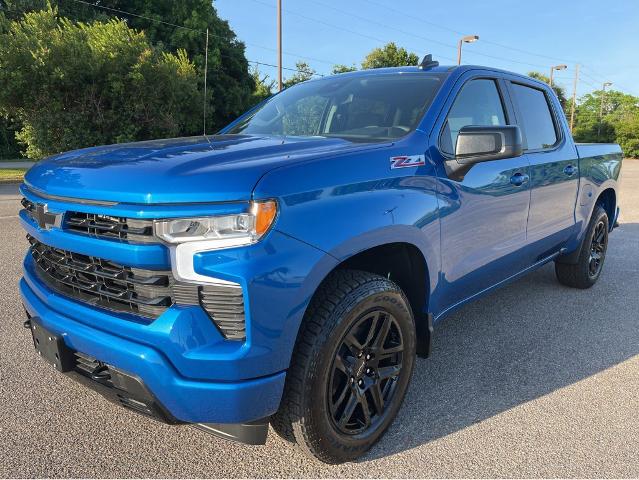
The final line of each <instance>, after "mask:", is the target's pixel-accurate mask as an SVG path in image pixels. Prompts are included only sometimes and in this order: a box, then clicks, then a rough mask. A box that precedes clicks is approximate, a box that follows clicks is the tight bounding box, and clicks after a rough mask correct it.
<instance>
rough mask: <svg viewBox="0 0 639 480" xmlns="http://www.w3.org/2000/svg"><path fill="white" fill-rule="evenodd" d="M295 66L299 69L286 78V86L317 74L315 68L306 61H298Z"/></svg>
mask: <svg viewBox="0 0 639 480" xmlns="http://www.w3.org/2000/svg"><path fill="white" fill-rule="evenodd" d="M295 68H296V69H297V71H296V72H295V73H294V74H293V75H291V76H290V77H289V78H287V79H286V80H284V88H288V87H292V86H293V85H295V84H296V83H301V82H305V81H307V80H310V79H311V78H313V77H314V76H315V74H316V72H315V70H313V69H312V68H311V67H310V66H309V65H308V63H306V62H297V63H296V64H295Z"/></svg>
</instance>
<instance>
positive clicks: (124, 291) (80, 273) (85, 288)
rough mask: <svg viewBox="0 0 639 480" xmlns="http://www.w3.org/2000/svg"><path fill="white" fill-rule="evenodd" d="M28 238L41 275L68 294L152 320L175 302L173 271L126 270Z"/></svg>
mask: <svg viewBox="0 0 639 480" xmlns="http://www.w3.org/2000/svg"><path fill="white" fill-rule="evenodd" d="M27 238H28V240H29V243H31V255H32V256H33V259H34V261H35V264H36V271H37V273H38V276H39V277H40V278H41V279H42V280H43V281H44V282H45V283H46V284H47V285H49V286H50V287H51V288H53V289H54V290H57V291H59V292H60V293H62V294H64V295H67V296H69V297H72V298H75V299H77V300H80V301H82V302H85V303H89V304H92V305H96V306H100V307H104V308H108V309H111V310H116V311H123V312H129V313H134V314H138V315H142V316H145V317H149V318H157V317H158V316H160V315H161V314H162V313H163V312H164V311H165V310H166V309H167V308H168V307H169V306H171V304H172V303H173V302H172V298H171V286H172V283H173V282H172V278H173V277H172V276H171V275H170V272H164V271H155V270H142V269H137V268H131V267H125V266H122V265H118V264H116V263H114V262H111V261H108V260H104V259H101V258H98V257H91V256H87V255H81V254H78V253H73V252H69V251H67V250H61V249H58V248H54V247H51V246H48V245H45V244H43V243H41V242H39V241H37V240H36V239H35V238H33V237H31V236H29V237H27Z"/></svg>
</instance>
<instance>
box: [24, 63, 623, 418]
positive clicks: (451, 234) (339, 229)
mask: <svg viewBox="0 0 639 480" xmlns="http://www.w3.org/2000/svg"><path fill="white" fill-rule="evenodd" d="M401 72H410V73H413V74H416V73H420V74H422V75H429V74H431V73H432V72H435V73H437V74H438V75H441V76H442V77H443V81H442V85H441V88H440V89H439V91H438V92H437V93H436V95H435V97H434V99H433V100H432V103H431V104H430V107H429V108H428V109H427V111H426V112H425V114H424V116H423V118H422V119H421V120H420V121H419V122H418V126H417V128H416V129H415V130H414V131H412V132H411V133H409V134H407V135H405V136H403V137H401V138H398V139H395V140H392V141H381V142H375V143H357V142H352V141H348V140H345V139H339V138H319V137H281V136H272V135H271V136H269V135H231V134H228V133H227V132H228V131H229V128H231V127H232V126H229V127H227V129H224V130H223V131H222V132H220V134H218V135H215V136H212V137H208V138H205V137H194V138H184V139H174V140H158V141H151V142H142V143H135V144H124V145H114V146H108V147H95V148H89V149H84V150H78V151H75V152H68V153H64V154H61V155H57V156H55V157H52V158H50V159H48V160H45V161H42V162H40V163H38V164H37V165H36V166H35V167H33V168H32V169H31V170H30V171H29V172H28V173H27V175H26V178H25V184H26V187H28V188H26V187H23V189H22V192H23V194H24V195H25V196H26V197H27V198H29V199H30V200H31V201H34V202H40V203H47V204H48V208H49V209H50V210H53V211H67V210H73V211H82V212H89V213H101V214H106V215H113V216H122V217H128V218H153V219H159V218H168V217H184V216H197V215H214V214H226V213H237V212H240V211H243V210H244V209H245V208H246V206H247V202H249V201H251V200H252V199H267V198H273V199H276V200H277V202H278V205H279V214H278V218H277V220H276V223H275V225H274V227H273V228H272V229H271V231H270V232H269V233H268V234H267V235H266V236H265V237H264V238H263V239H262V240H261V241H260V242H258V243H256V244H254V245H250V246H245V247H239V248H230V249H225V250H219V251H210V252H205V253H199V254H197V255H196V256H195V258H194V268H195V271H196V272H197V273H199V274H201V275H205V276H210V277H215V278H219V279H223V280H228V281H232V282H235V283H238V284H239V285H241V287H242V289H243V292H244V297H245V308H246V319H247V339H246V341H245V342H238V341H228V340H225V339H224V338H223V337H222V336H221V334H220V332H219V331H218V330H217V329H216V328H215V326H214V325H213V324H212V322H211V320H210V319H209V318H208V316H207V315H206V314H205V313H204V311H203V310H202V309H201V308H200V307H198V306H173V307H171V308H169V309H168V311H167V312H166V313H164V314H163V315H162V316H161V317H160V318H158V319H157V320H155V321H153V322H151V323H148V322H140V321H136V319H135V318H131V317H134V316H126V315H121V314H116V313H113V312H110V311H107V310H103V309H100V308H96V307H92V306H89V305H86V304H82V303H79V302H76V301H73V300H71V299H69V298H65V297H64V296H62V295H59V294H57V293H54V292H53V291H51V290H49V289H48V288H47V287H46V286H45V285H44V284H43V283H42V282H41V281H40V280H39V279H38V278H37V277H36V275H35V272H34V267H33V262H32V260H31V257H30V256H27V259H26V260H25V267H24V279H23V280H22V281H21V284H20V289H21V293H22V297H23V300H24V303H25V306H26V308H27V309H28V310H29V312H30V313H31V314H33V315H38V316H40V317H41V318H42V319H43V322H44V325H45V326H46V327H47V328H49V329H51V330H52V331H54V332H56V333H59V334H63V335H64V338H65V341H66V343H67V344H68V345H69V346H70V347H71V348H75V349H78V350H80V351H83V352H85V353H87V354H89V355H92V356H95V357H96V358H100V359H102V360H104V361H106V362H109V363H111V364H113V365H115V366H117V367H120V368H122V369H124V370H127V371H130V372H132V373H134V374H136V375H138V376H139V377H140V378H142V379H143V380H144V381H145V383H146V384H147V386H148V387H149V388H150V389H151V390H152V391H153V393H155V395H157V396H158V398H159V399H160V400H161V401H162V403H163V404H164V405H165V406H166V408H168V409H169V410H170V411H171V413H173V415H175V416H176V417H177V418H179V419H181V420H184V421H189V422H227V423H233V422H241V421H249V420H254V419H257V418H261V417H264V416H267V415H270V414H272V413H274V412H275V411H276V409H277V407H278V404H279V400H280V397H281V393H282V388H283V382H284V378H285V374H286V370H287V368H288V366H289V362H290V358H291V353H292V349H293V346H294V344H295V340H296V336H297V332H298V328H299V325H300V323H301V321H302V318H303V316H304V313H305V310H306V308H307V306H308V304H309V301H310V299H311V297H312V295H313V293H314V292H315V290H316V289H317V287H318V285H319V284H320V283H321V282H322V280H323V279H324V278H326V276H327V275H328V274H329V273H330V272H331V270H332V269H334V268H335V267H336V266H337V265H339V263H340V262H342V261H344V260H346V259H348V258H350V257H352V256H353V255H355V254H357V253H359V252H362V251H364V250H367V249H370V248H373V247H376V246H380V245H384V244H388V243H394V242H402V243H407V244H410V245H413V246H415V247H416V248H417V249H418V250H419V251H420V252H421V253H422V255H423V257H424V259H425V261H426V265H427V277H428V278H424V279H415V281H416V282H424V283H425V284H426V285H427V287H428V288H427V291H428V298H427V299H426V302H425V305H426V307H425V310H426V312H427V313H431V314H432V315H433V317H434V318H435V319H436V321H440V320H441V319H442V318H443V317H444V316H445V315H446V314H447V313H449V312H450V311H452V310H454V309H455V308H457V307H459V306H460V305H462V304H464V303H465V302H467V301H469V300H472V299H475V298H477V297H479V296H481V295H483V294H485V293H487V292H489V291H491V290H493V289H494V288H497V287H498V286H501V285H503V284H505V283H507V282H509V281H511V280H513V279H514V278H517V277H518V276H520V275H522V274H524V273H526V272H528V271H530V270H532V269H534V268H537V267H539V266H540V265H543V264H544V263H545V262H547V261H550V260H552V259H553V258H554V257H555V256H556V255H558V254H559V253H560V252H562V253H563V252H570V251H572V250H575V249H576V248H577V247H578V246H579V245H580V241H581V238H582V237H583V234H584V231H585V228H586V225H587V222H588V219H589V218H590V214H591V212H592V210H593V208H594V205H595V201H596V199H597V198H598V197H599V195H600V194H601V193H602V192H603V191H604V190H607V189H612V191H613V192H614V194H615V198H616V191H617V180H618V178H619V173H620V168H621V151H620V150H619V148H618V147H617V146H611V145H597V146H595V145H590V146H583V145H575V144H574V142H573V140H572V137H571V136H570V134H569V132H568V126H567V124H566V120H565V118H564V116H563V114H561V108H560V105H559V103H558V101H557V100H556V98H555V97H554V95H553V94H552V92H551V90H550V89H549V88H548V87H547V86H546V85H545V84H542V83H539V82H536V81H534V80H531V79H529V78H527V77H523V76H519V75H515V74H512V73H509V72H504V71H500V70H495V69H488V68H484V67H469V66H464V67H453V68H451V67H438V68H435V69H433V70H431V71H425V72H422V71H420V70H418V69H416V68H414V67H404V68H398V69H381V70H379V71H378V74H379V75H396V74H399V73H401ZM367 74H368V75H370V72H368V73H367ZM346 75H351V76H358V75H363V74H362V73H361V72H356V73H352V74H346ZM475 78H494V79H495V80H496V81H497V82H498V84H499V85H500V88H501V89H502V90H503V92H504V108H505V110H506V112H507V113H508V117H509V118H510V119H511V123H516V122H517V112H516V108H515V107H514V105H513V103H512V100H511V95H510V93H509V86H508V85H509V83H508V82H510V81H514V82H520V83H524V84H528V85H533V86H535V87H536V88H539V89H541V90H543V91H544V92H546V94H547V95H548V96H549V98H550V99H551V101H552V106H553V109H554V110H555V112H556V113H557V119H558V128H559V129H560V132H561V136H560V139H559V142H558V143H557V144H556V145H555V146H553V147H552V148H548V149H545V150H543V151H534V152H526V153H525V154H524V155H522V156H520V157H517V158H511V159H505V160H498V161H492V162H485V163H480V164H477V165H475V166H474V167H473V168H472V169H471V170H470V171H469V172H468V174H467V175H466V176H465V177H464V179H463V180H459V181H458V180H451V179H449V178H448V177H447V176H446V173H445V170H444V163H443V162H444V160H445V158H446V156H445V154H443V153H442V152H441V151H440V149H439V136H440V131H441V129H442V126H443V124H444V122H445V119H446V115H447V112H448V110H449V109H450V107H451V105H452V103H453V101H454V99H455V97H456V95H457V94H458V93H459V91H460V89H461V88H462V86H463V85H464V84H465V82H468V81H469V80H472V79H475ZM243 118H245V117H241V118H240V119H238V121H237V122H241V121H242V120H243ZM237 122H234V124H235V125H237ZM401 156H409V157H412V156H415V158H420V161H419V162H417V163H418V165H417V166H414V167H407V168H391V163H390V159H391V158H393V157H401ZM421 158H423V159H424V162H423V163H424V164H423V165H421V163H422V162H421ZM569 166H572V167H574V168H575V170H576V172H573V174H572V175H568V174H566V173H565V171H566V169H567V167H569ZM569 170H570V169H569ZM518 174H519V175H521V176H522V177H525V176H527V177H528V178H527V179H525V178H524V181H523V182H522V183H521V184H520V185H515V184H514V183H513V182H512V181H511V178H512V177H513V176H515V175H518ZM50 196H56V197H54V198H50ZM59 197H68V198H59ZM83 199H89V200H101V201H104V202H116V203H115V204H106V205H95V204H85V203H82V200H83ZM614 208H615V210H614V212H613V213H614V215H617V210H616V208H617V206H616V205H614ZM21 221H22V224H23V226H24V228H25V229H26V230H27V231H28V232H29V233H30V234H31V235H32V236H34V237H36V238H37V239H38V240H40V241H41V242H43V243H46V244H50V245H53V246H56V247H59V248H62V249H66V250H71V251H75V252H78V253H82V254H86V255H94V256H99V257H102V258H105V259H109V260H112V261H114V262H117V263H121V264H125V265H130V266H136V267H141V268H149V269H158V270H161V269H164V270H166V269H168V268H170V258H169V255H168V249H167V247H166V246H164V245H163V244H159V243H157V244H138V245H134V244H128V243H120V242H117V241H112V240H104V239H97V238H92V237H87V236H82V235H79V234H74V233H72V232H70V231H67V230H64V229H59V228H52V229H50V230H42V229H40V228H39V227H38V226H37V225H36V224H35V222H33V221H32V220H30V219H29V218H28V217H27V216H26V215H24V213H22V214H21ZM426 312H424V313H426Z"/></svg>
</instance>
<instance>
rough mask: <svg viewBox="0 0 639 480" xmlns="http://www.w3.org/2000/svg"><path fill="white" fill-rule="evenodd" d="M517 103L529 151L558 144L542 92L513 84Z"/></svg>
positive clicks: (548, 108) (546, 101)
mask: <svg viewBox="0 0 639 480" xmlns="http://www.w3.org/2000/svg"><path fill="white" fill-rule="evenodd" d="M511 85H512V87H513V95H514V97H515V102H517V106H518V107H519V108H518V111H519V116H520V117H521V118H520V119H519V122H520V123H521V128H522V133H523V134H524V137H525V138H526V142H527V144H528V150H537V149H540V148H550V147H552V146H553V145H554V144H555V143H557V132H556V131H555V123H554V122H553V119H552V114H551V113H550V107H549V105H548V99H547V98H546V94H544V92H543V91H542V90H539V89H537V88H531V87H526V86H525V85H520V84H519V83H512V84H511Z"/></svg>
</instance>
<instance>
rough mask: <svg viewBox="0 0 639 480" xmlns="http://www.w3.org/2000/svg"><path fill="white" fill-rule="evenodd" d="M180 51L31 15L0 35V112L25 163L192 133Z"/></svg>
mask: <svg viewBox="0 0 639 480" xmlns="http://www.w3.org/2000/svg"><path fill="white" fill-rule="evenodd" d="M197 82H198V79H197V74H196V69H195V66H194V64H193V63H192V62H190V61H189V59H188V57H187V54H186V52H184V51H183V50H178V51H177V53H175V54H173V53H169V52H164V51H162V50H161V49H159V48H153V47H152V46H151V45H150V44H149V41H148V39H147V38H146V36H145V34H144V33H141V32H137V31H135V30H133V29H131V28H129V27H128V26H127V24H126V23H125V22H123V21H121V20H113V19H112V20H110V21H108V22H99V21H95V22H92V23H90V24H85V23H74V22H71V21H70V20H68V19H65V18H60V17H58V16H57V14H56V11H55V10H53V9H51V8H49V9H47V10H40V11H34V12H31V13H28V14H26V15H24V17H23V18H22V19H21V20H19V21H14V22H12V23H11V25H10V27H9V30H8V32H6V33H3V34H1V35H0V113H2V114H4V115H11V116H12V117H13V118H14V119H16V120H17V121H19V123H20V124H21V128H20V131H19V132H18V133H17V138H18V140H20V141H21V142H22V143H23V144H24V145H26V154H27V156H29V157H30V158H41V157H43V156H46V155H50V154H52V153H56V152H60V151H64V150H71V149H74V148H79V147H84V146H90V145H99V144H108V143H117V142H123V141H130V140H141V139H147V138H157V137H169V136H177V135H180V134H183V133H192V132H194V131H195V128H196V127H197V126H198V125H199V122H198V123H196V121H197V120H199V115H200V112H201V109H200V108H201V106H200V104H199V103H200V101H199V100H201V98H202V97H201V94H199V92H198V84H197Z"/></svg>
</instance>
